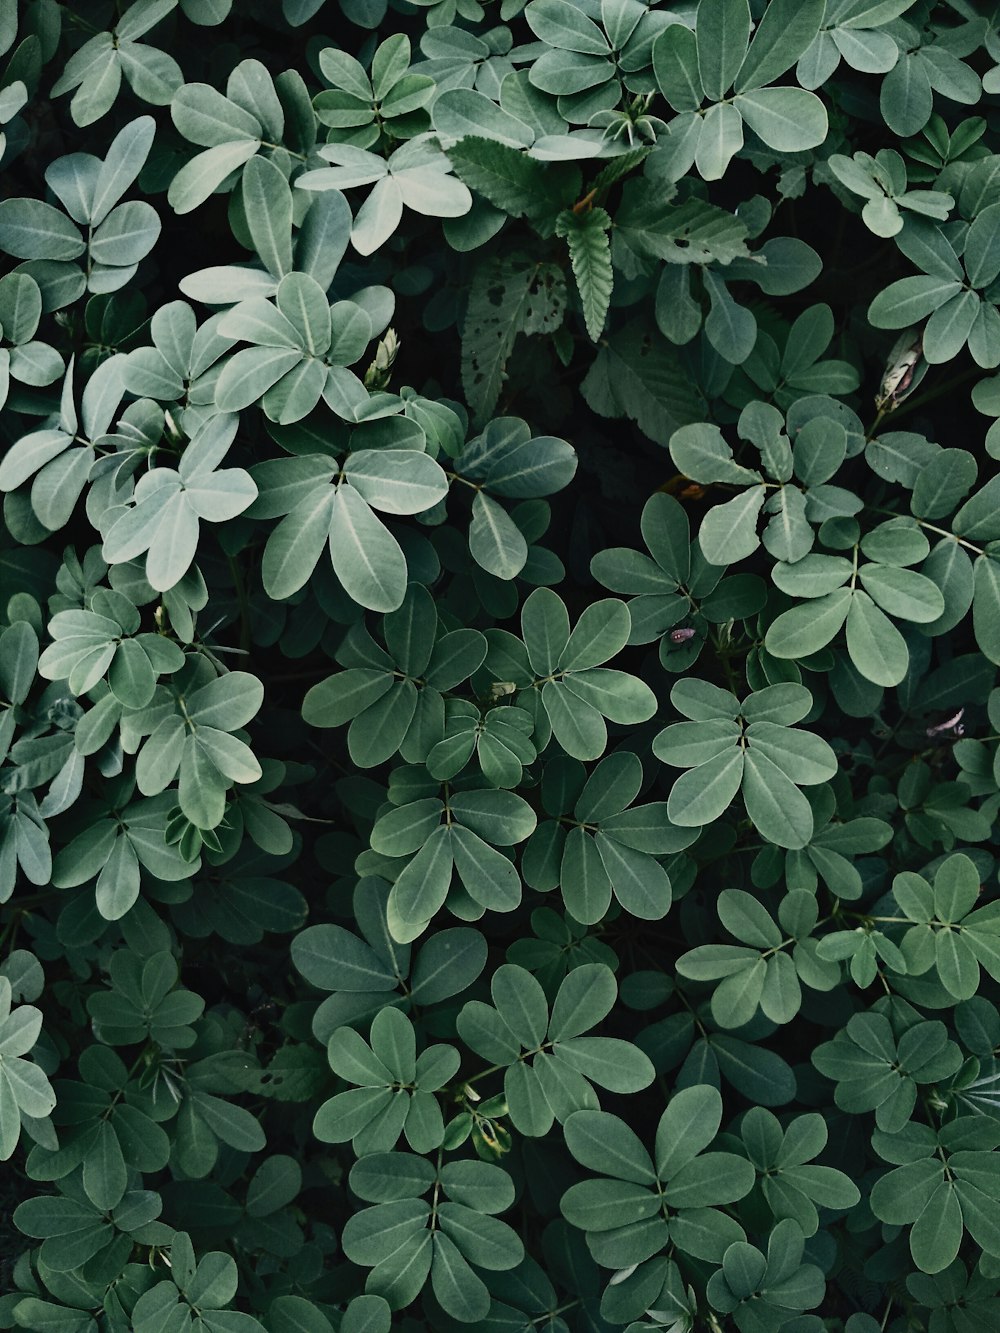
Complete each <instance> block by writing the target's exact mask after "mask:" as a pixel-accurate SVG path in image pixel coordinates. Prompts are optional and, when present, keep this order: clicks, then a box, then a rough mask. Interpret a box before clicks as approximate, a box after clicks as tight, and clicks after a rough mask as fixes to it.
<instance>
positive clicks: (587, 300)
mask: <svg viewBox="0 0 1000 1333" xmlns="http://www.w3.org/2000/svg"><path fill="white" fill-rule="evenodd" d="M610 226H611V218H610V216H609V214H608V213H607V212H605V210H604V209H603V208H591V209H589V210H587V211H585V212H583V213H576V212H574V211H573V210H572V209H564V210H563V212H561V213H560V214H559V216H558V218H556V235H557V236H561V237H563V238H564V239H565V241H566V243H567V246H568V248H569V257H570V262H571V264H572V265H573V276H574V278H575V279H576V286H577V291H578V292H579V295H580V302H581V304H582V306H583V321H584V323H585V324H586V326H587V333H588V334H589V335H590V339H591V341H592V342H597V341H598V339H599V338H600V336H601V334H602V333H603V332H604V325H605V323H606V322H607V317H608V307H609V306H610V304H611V293H612V290H613V288H614V275H613V272H612V266H611V246H610V241H609V239H608V228H609V227H610Z"/></svg>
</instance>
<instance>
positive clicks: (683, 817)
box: [667, 747, 745, 828]
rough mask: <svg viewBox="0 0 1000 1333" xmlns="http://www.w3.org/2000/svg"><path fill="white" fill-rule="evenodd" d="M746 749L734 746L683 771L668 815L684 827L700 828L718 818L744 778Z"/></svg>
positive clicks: (668, 807) (674, 788) (668, 801)
mask: <svg viewBox="0 0 1000 1333" xmlns="http://www.w3.org/2000/svg"><path fill="white" fill-rule="evenodd" d="M744 757H745V752H744V751H743V750H741V749H739V748H736V747H733V748H731V749H727V750H726V751H725V752H724V753H723V754H720V755H718V756H717V757H716V758H715V759H710V760H709V761H708V762H707V763H705V764H700V765H699V766H698V767H697V768H693V769H691V770H690V772H688V773H683V774H682V775H681V776H680V777H679V778H678V779H677V781H676V782H675V783H674V785H673V787H672V788H671V791H670V796H669V798H668V800H667V814H668V816H669V818H670V820H671V822H672V823H674V824H679V825H680V826H681V827H682V828H697V827H698V826H699V825H703V824H710V823H711V822H712V820H714V819H718V818H719V816H720V815H721V814H722V813H723V812H724V811H725V810H726V808H727V807H728V806H729V804H730V803H731V802H732V800H733V798H734V797H735V795H736V793H737V792H738V791H739V789H740V784H741V782H742V780H743V766H744Z"/></svg>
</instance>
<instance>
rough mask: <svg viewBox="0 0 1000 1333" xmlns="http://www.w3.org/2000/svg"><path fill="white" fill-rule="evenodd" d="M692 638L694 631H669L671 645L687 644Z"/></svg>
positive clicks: (688, 629)
mask: <svg viewBox="0 0 1000 1333" xmlns="http://www.w3.org/2000/svg"><path fill="white" fill-rule="evenodd" d="M693 638H694V630H693V629H690V628H687V629H672V630H671V631H670V642H671V643H687V641H688V639H693Z"/></svg>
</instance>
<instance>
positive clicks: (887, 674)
mask: <svg viewBox="0 0 1000 1333" xmlns="http://www.w3.org/2000/svg"><path fill="white" fill-rule="evenodd" d="M834 595H835V594H834ZM847 650H848V652H849V653H850V655H851V661H852V662H853V663H854V665H855V666H856V667H857V669H858V670H859V671H860V672H861V674H862V675H863V676H864V677H865V679H866V680H870V681H873V682H874V683H875V684H876V685H898V684H899V682H900V681H901V680H902V679H903V677H904V676H905V675H906V669H907V666H908V664H909V653H908V652H907V648H906V643H905V641H904V639H903V636H902V635H901V634H900V633H899V631H898V630H897V629H896V627H895V626H894V625H893V623H892V621H891V620H889V618H888V617H887V616H886V615H884V614H883V613H882V612H881V611H880V610H879V609H878V607H877V606H876V605H875V603H874V602H873V601H872V599H871V598H870V597H869V596H868V594H867V593H864V592H855V593H854V595H853V597H852V598H851V605H850V610H849V611H848V614H847Z"/></svg>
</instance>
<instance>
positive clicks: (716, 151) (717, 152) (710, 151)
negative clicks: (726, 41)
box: [695, 0, 743, 181]
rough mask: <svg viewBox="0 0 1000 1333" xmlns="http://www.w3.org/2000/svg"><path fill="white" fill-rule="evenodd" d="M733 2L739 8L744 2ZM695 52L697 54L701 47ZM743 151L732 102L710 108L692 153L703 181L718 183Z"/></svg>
mask: <svg viewBox="0 0 1000 1333" xmlns="http://www.w3.org/2000/svg"><path fill="white" fill-rule="evenodd" d="M726 2H727V3H728V2H729V0H726ZM734 2H735V3H736V4H741V3H742V2H743V0H734ZM698 49H699V53H700V51H701V45H700V43H699V48H698ZM742 147H743V119H742V117H741V116H740V113H739V112H738V111H737V110H736V107H735V106H734V105H733V104H732V103H731V102H717V103H716V104H715V105H714V106H710V107H709V108H708V111H707V112H706V114H705V116H704V118H703V119H702V121H701V124H700V129H699V131H698V146H697V149H696V150H695V165H696V166H697V168H698V174H699V175H700V176H701V178H702V180H706V181H717V180H721V179H722V178H723V176H724V175H725V174H726V170H727V168H728V166H729V163H730V162H731V161H732V159H733V158H734V157H735V155H736V154H737V153H738V152H739V151H740V149H741V148H742Z"/></svg>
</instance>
